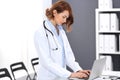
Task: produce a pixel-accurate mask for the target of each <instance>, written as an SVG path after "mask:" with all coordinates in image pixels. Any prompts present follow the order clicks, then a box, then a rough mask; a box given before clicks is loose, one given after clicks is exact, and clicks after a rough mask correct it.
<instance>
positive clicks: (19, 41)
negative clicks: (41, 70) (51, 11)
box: [0, 0, 51, 72]
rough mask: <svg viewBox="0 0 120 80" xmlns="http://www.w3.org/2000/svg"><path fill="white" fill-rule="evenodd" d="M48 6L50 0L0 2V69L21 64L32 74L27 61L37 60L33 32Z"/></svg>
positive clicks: (40, 22)
mask: <svg viewBox="0 0 120 80" xmlns="http://www.w3.org/2000/svg"><path fill="white" fill-rule="evenodd" d="M50 4H51V0H0V68H3V67H6V68H8V69H9V68H10V64H12V63H15V62H19V61H23V62H24V63H25V65H26V67H27V69H28V70H29V72H32V69H31V62H30V60H31V58H34V57H37V54H36V50H35V47H34V39H33V36H34V32H35V30H36V29H38V28H39V27H40V25H41V24H42V22H43V15H44V14H43V11H44V9H45V8H46V6H48V5H50ZM9 71H10V69H9Z"/></svg>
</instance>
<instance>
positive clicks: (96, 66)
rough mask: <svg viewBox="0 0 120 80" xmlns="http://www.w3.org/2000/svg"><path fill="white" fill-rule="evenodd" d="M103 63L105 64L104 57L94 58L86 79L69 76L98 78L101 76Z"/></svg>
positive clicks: (73, 79) (92, 79)
mask: <svg viewBox="0 0 120 80" xmlns="http://www.w3.org/2000/svg"><path fill="white" fill-rule="evenodd" d="M105 64H106V57H105V58H101V59H98V60H95V61H94V63H93V66H92V70H91V73H90V76H89V78H88V79H77V78H71V79H70V80H94V79H95V78H98V77H100V76H101V74H102V71H103V69H104V66H105Z"/></svg>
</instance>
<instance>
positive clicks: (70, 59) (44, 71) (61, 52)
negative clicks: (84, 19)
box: [35, 0, 89, 80]
mask: <svg viewBox="0 0 120 80" xmlns="http://www.w3.org/2000/svg"><path fill="white" fill-rule="evenodd" d="M46 16H47V18H48V20H45V21H43V26H42V27H41V28H40V29H39V30H38V31H37V32H36V33H35V45H36V49H37V52H38V55H39V59H40V60H39V62H40V67H39V68H40V69H39V71H38V80H64V79H65V80H66V79H68V78H88V76H89V70H82V68H81V67H80V66H79V64H78V63H77V62H75V57H74V54H73V52H72V49H71V47H70V44H69V42H68V39H67V36H66V34H65V31H64V30H63V25H64V27H66V31H67V32H70V31H71V25H72V24H73V15H72V10H71V7H70V5H69V4H68V3H67V2H66V1H63V0H59V1H58V2H56V3H54V4H53V5H52V7H51V8H50V9H47V10H46ZM66 65H67V66H68V67H70V68H71V69H72V70H73V71H74V72H70V71H68V70H67V69H66Z"/></svg>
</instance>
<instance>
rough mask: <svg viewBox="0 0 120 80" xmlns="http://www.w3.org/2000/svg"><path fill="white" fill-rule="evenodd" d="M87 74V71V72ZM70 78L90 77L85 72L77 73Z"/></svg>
mask: <svg viewBox="0 0 120 80" xmlns="http://www.w3.org/2000/svg"><path fill="white" fill-rule="evenodd" d="M85 72H86V71H85ZM70 78H88V75H87V74H86V73H84V72H80V71H79V72H75V73H72V74H71V75H70Z"/></svg>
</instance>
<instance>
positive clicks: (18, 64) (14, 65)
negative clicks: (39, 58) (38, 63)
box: [10, 62, 30, 80]
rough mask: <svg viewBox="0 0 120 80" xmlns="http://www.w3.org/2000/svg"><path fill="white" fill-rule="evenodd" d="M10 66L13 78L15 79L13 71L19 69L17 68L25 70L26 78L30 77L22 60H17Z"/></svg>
mask: <svg viewBox="0 0 120 80" xmlns="http://www.w3.org/2000/svg"><path fill="white" fill-rule="evenodd" d="M10 68H11V71H12V74H13V77H14V80H16V78H15V74H14V72H15V71H19V70H25V71H26V72H27V75H28V76H27V78H28V77H29V78H30V75H29V73H28V70H27V68H26V67H25V65H24V63H23V62H17V63H13V64H11V65H10Z"/></svg>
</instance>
